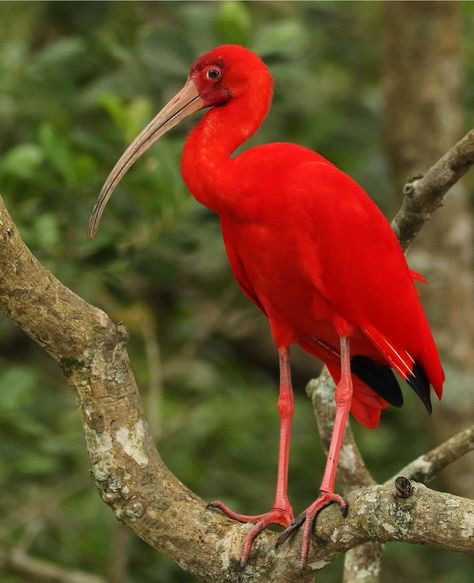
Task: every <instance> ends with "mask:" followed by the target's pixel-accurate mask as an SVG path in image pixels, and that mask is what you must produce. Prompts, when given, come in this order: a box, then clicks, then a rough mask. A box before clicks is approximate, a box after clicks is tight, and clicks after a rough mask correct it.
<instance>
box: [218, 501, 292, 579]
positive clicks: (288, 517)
mask: <svg viewBox="0 0 474 583" xmlns="http://www.w3.org/2000/svg"><path fill="white" fill-rule="evenodd" d="M207 508H212V509H217V510H220V511H221V512H223V513H224V514H225V515H226V516H228V517H229V518H232V519H233V520H237V521H239V522H255V524H254V526H253V527H252V528H251V529H250V530H249V531H248V533H247V535H246V536H245V540H244V545H243V547H242V554H241V556H240V567H241V568H242V569H243V568H244V567H245V565H246V564H247V561H248V559H249V556H250V552H251V550H252V545H253V543H254V541H255V539H256V538H257V537H258V535H259V534H260V533H261V532H262V531H263V530H265V529H266V528H267V526H269V525H270V524H281V525H282V526H288V525H289V524H293V523H294V522H295V521H294V520H293V511H292V509H291V506H290V505H289V504H288V505H287V506H285V507H284V508H273V509H272V510H270V512H266V513H264V514H256V515H249V514H238V513H237V512H234V511H233V510H231V509H230V508H228V507H227V506H226V505H225V504H223V503H222V502H220V501H219V500H214V501H213V502H209V504H208V505H207Z"/></svg>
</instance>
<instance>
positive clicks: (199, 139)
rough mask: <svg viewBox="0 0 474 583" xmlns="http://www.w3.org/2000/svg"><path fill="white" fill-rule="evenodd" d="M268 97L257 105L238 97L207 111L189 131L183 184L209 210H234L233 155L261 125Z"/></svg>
mask: <svg viewBox="0 0 474 583" xmlns="http://www.w3.org/2000/svg"><path fill="white" fill-rule="evenodd" d="M270 101H271V95H268V96H267V99H261V100H259V101H258V102H257V103H249V99H244V97H241V98H239V99H235V100H231V101H230V102H228V103H227V104H226V105H224V106H221V107H214V108H212V109H210V110H209V111H208V112H207V113H206V115H205V116H204V117H203V118H202V120H201V121H200V122H199V124H198V125H197V126H196V127H195V128H194V129H193V130H192V132H191V134H190V135H189V137H188V139H187V141H186V144H185V146H184V149H183V157H182V162H181V167H182V173H183V178H184V181H185V182H186V184H187V186H188V188H189V190H190V191H191V193H192V194H193V196H194V197H195V198H196V199H197V200H198V201H199V202H200V203H202V204H204V205H205V206H207V207H208V208H210V209H212V210H214V211H216V212H218V213H219V214H222V213H225V210H226V208H228V207H229V206H231V207H234V208H235V206H234V205H233V200H231V199H233V198H234V197H233V196H232V194H233V193H234V192H235V188H234V187H235V186H236V185H235V183H234V181H233V178H232V176H233V162H234V160H235V158H233V157H232V154H233V153H234V152H235V150H236V149H237V148H238V147H239V146H241V145H242V144H243V143H244V142H245V141H246V140H247V139H248V138H249V137H250V136H252V135H253V134H254V133H255V132H256V131H257V129H258V128H259V127H260V125H261V124H262V122H263V120H264V119H265V117H266V114H267V112H268V110H269V106H270Z"/></svg>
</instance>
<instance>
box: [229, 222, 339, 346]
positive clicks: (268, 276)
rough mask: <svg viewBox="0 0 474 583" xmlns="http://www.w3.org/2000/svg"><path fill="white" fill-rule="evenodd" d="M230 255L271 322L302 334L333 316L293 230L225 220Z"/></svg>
mask: <svg viewBox="0 0 474 583" xmlns="http://www.w3.org/2000/svg"><path fill="white" fill-rule="evenodd" d="M221 222H222V231H223V236H224V242H225V246H226V250H227V255H228V257H229V261H230V264H231V267H232V270H233V272H234V275H235V277H236V279H237V280H238V282H239V284H240V286H241V287H242V289H243V290H244V292H245V293H246V294H247V295H248V296H249V297H251V299H253V301H254V302H255V303H256V304H257V305H259V306H260V307H261V308H262V309H263V310H264V312H265V313H266V315H267V316H268V317H269V319H270V320H271V321H272V320H275V321H278V322H281V323H282V324H285V325H286V326H288V327H289V328H291V329H292V330H293V331H294V333H295V334H294V337H295V338H294V340H295V341H296V339H297V337H299V336H308V335H310V336H312V335H315V334H317V332H318V329H319V328H321V326H326V325H327V322H330V321H331V320H332V317H333V312H332V308H331V306H330V304H329V303H328V301H327V300H326V299H325V298H324V297H323V296H322V294H321V293H320V292H319V290H318V289H317V287H315V285H314V281H312V279H311V278H310V277H308V274H307V272H306V268H305V265H304V262H303V261H302V260H301V254H300V253H299V251H298V238H297V237H294V236H293V235H294V232H291V233H290V232H288V231H285V230H278V229H274V228H271V227H268V226H264V225H261V224H258V223H253V224H245V223H233V222H232V221H229V220H228V219H225V218H223V219H222V221H221Z"/></svg>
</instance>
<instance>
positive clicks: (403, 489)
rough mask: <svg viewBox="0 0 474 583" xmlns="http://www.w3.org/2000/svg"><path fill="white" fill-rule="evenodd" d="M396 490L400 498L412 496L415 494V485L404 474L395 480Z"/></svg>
mask: <svg viewBox="0 0 474 583" xmlns="http://www.w3.org/2000/svg"><path fill="white" fill-rule="evenodd" d="M395 490H396V495H395V496H396V497H398V498H403V499H406V498H410V497H411V496H412V494H413V490H414V488H413V485H412V483H411V482H410V480H409V479H408V478H405V477H404V476H398V478H397V479H396V480H395Z"/></svg>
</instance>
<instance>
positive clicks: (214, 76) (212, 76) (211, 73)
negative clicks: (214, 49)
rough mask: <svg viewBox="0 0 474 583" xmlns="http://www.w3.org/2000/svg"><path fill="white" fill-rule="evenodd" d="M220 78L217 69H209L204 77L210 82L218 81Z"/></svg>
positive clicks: (219, 72) (219, 71)
mask: <svg viewBox="0 0 474 583" xmlns="http://www.w3.org/2000/svg"><path fill="white" fill-rule="evenodd" d="M220 76H221V70H220V69H218V68H217V67H211V68H210V69H208V70H207V72H206V77H207V78H208V79H210V80H211V81H216V79H219V77H220Z"/></svg>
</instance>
